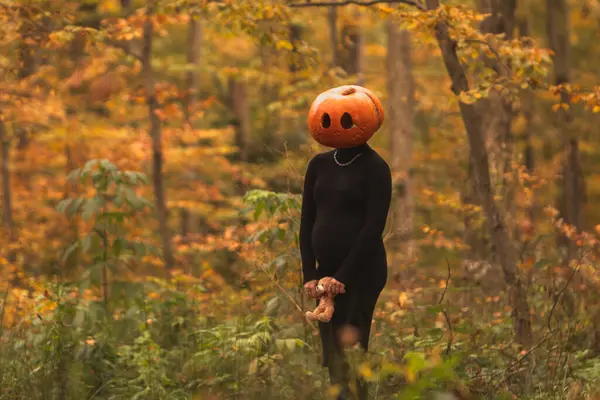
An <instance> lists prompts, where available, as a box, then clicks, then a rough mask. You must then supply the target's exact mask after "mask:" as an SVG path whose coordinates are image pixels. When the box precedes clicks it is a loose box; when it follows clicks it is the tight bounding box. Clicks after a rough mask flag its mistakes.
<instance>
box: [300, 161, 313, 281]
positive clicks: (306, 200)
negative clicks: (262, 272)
mask: <svg viewBox="0 0 600 400" xmlns="http://www.w3.org/2000/svg"><path fill="white" fill-rule="evenodd" d="M315 164H316V157H315V158H313V159H312V160H310V162H309V163H308V167H307V169H306V176H305V177H304V190H303V192H302V213H301V215H300V237H299V240H300V256H301V259H302V274H303V276H304V283H306V282H309V281H312V280H314V279H318V276H317V261H316V258H315V253H314V251H313V247H312V231H313V226H314V224H315V217H316V215H317V207H316V204H315V199H314V197H313V189H314V186H315V182H316V173H317V171H316V166H315Z"/></svg>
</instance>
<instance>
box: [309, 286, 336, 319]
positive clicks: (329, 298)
mask: <svg viewBox="0 0 600 400" xmlns="http://www.w3.org/2000/svg"><path fill="white" fill-rule="evenodd" d="M332 279H333V278H330V277H325V278H322V279H320V280H319V282H318V283H317V293H318V294H319V295H320V297H319V305H318V306H317V308H315V309H314V311H307V312H306V317H307V318H308V319H310V320H313V321H314V320H319V321H321V322H329V321H331V317H333V312H334V310H335V307H334V302H333V298H334V297H335V295H334V294H332V293H330V292H326V290H325V286H326V285H329V283H331V280H332Z"/></svg>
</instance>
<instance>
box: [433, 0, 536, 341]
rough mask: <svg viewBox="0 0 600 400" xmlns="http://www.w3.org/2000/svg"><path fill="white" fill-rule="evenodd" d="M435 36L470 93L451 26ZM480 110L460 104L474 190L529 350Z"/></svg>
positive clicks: (524, 306)
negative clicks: (493, 184)
mask: <svg viewBox="0 0 600 400" xmlns="http://www.w3.org/2000/svg"><path fill="white" fill-rule="evenodd" d="M426 2H427V8H428V9H429V10H434V9H437V8H438V7H439V5H440V4H439V0H426ZM435 36H436V39H437V41H438V43H439V46H440V50H441V52H442V58H443V61H444V64H445V66H446V69H447V71H448V74H449V76H450V79H451V80H452V90H453V91H454V93H455V94H456V95H458V94H460V93H461V92H465V91H468V90H469V82H468V80H467V75H466V73H465V70H464V68H463V66H462V64H461V62H460V60H459V58H458V55H457V53H456V43H455V42H454V41H452V39H451V38H450V36H449V32H448V26H447V25H446V24H445V23H444V22H443V21H440V22H438V23H437V24H436V25H435ZM479 106H480V104H479V103H475V104H465V103H463V102H459V107H460V112H461V115H462V119H463V122H464V124H465V128H466V131H467V136H468V139H469V145H470V146H469V147H470V150H469V151H470V157H471V161H472V163H473V176H474V179H475V187H476V188H477V192H478V194H479V199H480V204H481V205H482V208H483V211H484V213H485V216H486V219H487V223H488V227H489V230H490V234H491V238H492V242H493V245H494V248H495V253H496V255H497V257H498V261H499V264H500V265H501V267H502V270H503V271H504V278H505V281H506V283H507V285H508V286H509V290H510V293H509V299H510V305H511V308H512V317H513V321H514V329H515V334H516V340H517V341H518V342H519V343H520V344H521V345H522V346H528V345H529V344H530V343H531V341H532V329H531V319H530V315H529V304H528V299H527V292H526V289H525V287H524V286H523V283H522V280H521V278H520V276H519V273H518V270H517V267H516V260H517V255H516V250H515V248H514V247H513V245H512V243H511V242H510V237H509V234H508V231H507V228H506V222H505V220H504V216H503V215H502V212H501V210H500V208H499V207H498V205H497V204H496V201H495V199H494V191H493V188H492V184H491V180H490V171H489V160H488V154H487V151H486V147H485V139H484V132H483V127H482V121H481V117H480V109H479Z"/></svg>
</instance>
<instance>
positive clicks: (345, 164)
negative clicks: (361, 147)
mask: <svg viewBox="0 0 600 400" xmlns="http://www.w3.org/2000/svg"><path fill="white" fill-rule="evenodd" d="M337 152H338V151H337V150H336V151H334V152H333V160H334V161H335V163H336V164H337V165H339V166H340V167H347V166H348V165H350V164H352V163H353V162H354V160H356V159H357V158H358V157H360V156H361V155H362V153H358V154H357V155H355V156H354V157H353V158H352V159H351V160H350V161H348V162H346V163H341V162H339V161H338V159H337Z"/></svg>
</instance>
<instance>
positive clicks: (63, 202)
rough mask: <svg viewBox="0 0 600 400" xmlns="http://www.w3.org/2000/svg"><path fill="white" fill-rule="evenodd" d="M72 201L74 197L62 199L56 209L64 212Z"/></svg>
mask: <svg viewBox="0 0 600 400" xmlns="http://www.w3.org/2000/svg"><path fill="white" fill-rule="evenodd" d="M71 201H72V199H65V200H61V201H60V202H59V203H58V204H57V206H56V211H58V212H59V213H64V212H65V211H66V210H67V207H68V206H69V204H71Z"/></svg>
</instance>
